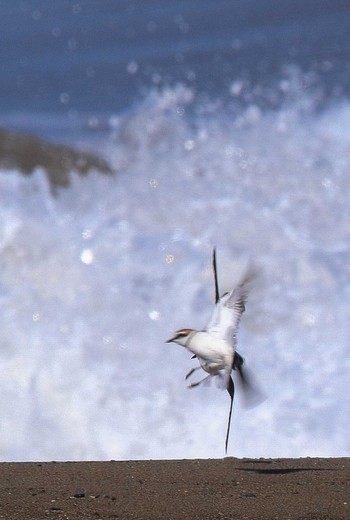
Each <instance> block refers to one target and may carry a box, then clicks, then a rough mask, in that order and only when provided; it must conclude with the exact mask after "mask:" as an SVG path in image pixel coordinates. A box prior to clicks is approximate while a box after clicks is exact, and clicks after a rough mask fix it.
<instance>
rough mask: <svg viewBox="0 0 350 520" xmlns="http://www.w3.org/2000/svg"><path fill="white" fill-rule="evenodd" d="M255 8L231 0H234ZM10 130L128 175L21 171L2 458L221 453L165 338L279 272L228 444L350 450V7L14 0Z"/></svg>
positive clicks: (263, 298)
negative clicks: (248, 278)
mask: <svg viewBox="0 0 350 520" xmlns="http://www.w3.org/2000/svg"><path fill="white" fill-rule="evenodd" d="M233 5H234V8H233V7H232V6H233ZM0 14H1V20H2V31H1V34H0V47H1V60H2V67H1V85H0V90H1V91H0V93H1V95H0V125H1V126H2V127H5V128H6V129H9V130H18V131H21V132H32V133H34V134H36V135H38V136H40V137H41V138H43V139H45V140H51V141H53V142H63V143H68V144H70V145H76V146H81V145H83V146H84V147H85V146H88V147H91V148H93V149H94V150H95V151H96V152H98V153H99V154H100V155H101V156H102V157H103V158H105V159H106V160H108V161H109V163H110V164H111V166H112V167H113V168H114V169H115V170H116V171H117V172H118V173H117V174H116V176H115V177H105V176H102V175H101V174H100V173H99V172H92V173H91V174H90V175H89V176H87V177H80V176H78V175H77V173H76V172H74V171H72V172H71V185H70V186H69V187H68V188H64V189H63V188H62V189H59V190H58V191H57V192H56V195H55V196H53V195H52V193H51V190H50V186H49V185H48V182H47V178H46V176H45V172H44V171H43V170H42V169H40V168H37V169H35V171H34V172H33V175H32V176H31V177H24V176H22V174H21V173H20V172H19V171H17V170H16V169H15V168H12V169H11V170H10V169H6V168H4V167H3V168H2V170H0V201H1V203H0V345H1V348H0V366H1V370H0V390H1V395H2V399H1V402H0V416H1V423H0V458H1V459H2V460H52V459H59V460H66V459H82V460H88V459H90V460H91V459H107V460H108V459H112V458H113V459H137V458H153V459H155V458H195V457H221V456H223V455H224V437H225V428H226V421H227V413H228V404H229V403H228V396H227V395H226V393H225V392H221V391H220V389H218V388H216V386H215V385H210V386H208V387H199V388H196V389H193V390H188V389H187V388H186V382H185V381H184V375H185V374H186V373H187V372H188V371H189V370H190V369H191V368H192V367H194V366H196V360H191V358H190V356H189V355H188V353H186V352H185V351H184V350H183V349H181V348H180V347H179V346H176V345H169V344H165V343H164V342H165V341H166V340H167V339H168V338H169V337H170V336H171V335H172V334H173V332H174V331H175V330H176V329H178V328H183V327H194V328H201V327H203V326H205V324H206V323H207V322H208V320H209V318H210V313H211V308H212V304H213V302H212V300H213V281H212V273H211V265H210V257H211V250H212V246H213V245H214V244H215V245H216V246H217V249H218V265H219V278H220V284H221V287H222V290H227V289H229V288H231V287H232V285H233V284H234V283H235V282H236V281H237V280H238V279H239V277H240V275H241V274H242V272H243V271H244V269H245V266H246V265H247V263H248V262H254V263H255V264H256V265H257V267H258V270H259V272H260V275H259V278H258V281H257V284H256V287H255V290H254V291H253V292H252V294H251V296H250V299H249V300H248V303H247V309H246V312H245V314H244V316H243V319H242V323H241V328H240V331H239V337H238V344H239V351H240V352H241V353H242V354H243V355H244V357H245V358H246V363H247V367H248V368H249V369H250V370H251V372H252V373H253V375H254V378H255V380H256V384H257V385H258V386H259V388H260V389H261V391H262V393H263V394H264V395H265V397H266V399H265V401H264V402H263V403H262V404H261V405H260V406H258V407H256V408H253V409H250V410H249V411H245V410H244V406H243V399H242V396H241V394H240V393H239V390H238V391H237V402H236V404H235V409H234V416H233V424H232V437H231V442H230V445H229V452H228V454H229V455H234V456H240V457H243V456H246V457H259V456H263V457H285V456H290V457H299V456H313V455H318V456H349V454H350V443H349V435H348V431H349V415H348V411H349V405H350V398H349V392H348V386H349V377H348V374H349V368H350V361H349V359H350V358H349V340H350V333H349V318H350V316H349V308H348V305H347V301H348V300H349V291H350V284H349V279H350V278H349V276H350V271H349V255H350V249H349V243H350V241H349V235H350V228H349V200H350V179H349V171H350V154H349V143H350V130H349V129H350V124H349V123H350V103H349V79H350V68H349V66H348V62H349V43H350V36H349V35H350V11H349V8H348V2H340V1H332V2H330V1H329V2H327V1H322V2H316V1H315V2H311V1H309V2H308V1H303V2H301V1H300V2H297V1H294V2H287V1H279V2H277V1H276V2H272V1H270V2H268V1H264V2H260V1H254V2H253V1H244V2H243V1H242V2H240V1H238V2H234V3H233V2H226V1H215V2H207V1H202V0H201V1H199V0H198V1H179V2H171V3H170V2H164V1H162V2H160V1H156V0H154V1H149V2H132V1H130V2H127V1H119V2H117V1H113V2H112V1H111V2H107V1H102V2H97V1H84V2H78V1H77V2H66V1H60V2H46V1H37V2H34V1H33V2H30V1H28V2H19V1H15V2H11V3H10V2H7V3H4V2H3V3H2V4H1V5H0Z"/></svg>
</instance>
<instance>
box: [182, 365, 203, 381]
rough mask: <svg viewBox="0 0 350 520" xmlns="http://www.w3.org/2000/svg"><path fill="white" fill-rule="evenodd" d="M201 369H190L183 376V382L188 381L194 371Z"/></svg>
mask: <svg viewBox="0 0 350 520" xmlns="http://www.w3.org/2000/svg"><path fill="white" fill-rule="evenodd" d="M200 368H201V367H196V368H192V369H191V370H190V371H189V372H188V373H187V374H186V376H185V380H186V379H188V378H189V377H190V376H191V375H192V374H193V372H195V371H196V370H199V369H200Z"/></svg>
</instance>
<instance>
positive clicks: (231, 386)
mask: <svg viewBox="0 0 350 520" xmlns="http://www.w3.org/2000/svg"><path fill="white" fill-rule="evenodd" d="M227 391H228V393H229V395H230V398H231V403H230V412H229V414H228V423H227V431H226V440H225V454H226V453H227V446H228V438H229V436H230V426H231V415H232V407H233V398H234V396H235V384H234V382H233V379H232V377H231V376H230V379H229V381H228V387H227Z"/></svg>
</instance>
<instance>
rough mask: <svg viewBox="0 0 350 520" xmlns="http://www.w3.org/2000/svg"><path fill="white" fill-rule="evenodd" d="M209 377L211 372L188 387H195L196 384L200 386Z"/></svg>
mask: <svg viewBox="0 0 350 520" xmlns="http://www.w3.org/2000/svg"><path fill="white" fill-rule="evenodd" d="M198 368H200V367H198ZM209 377H211V375H210V374H209V375H208V376H207V377H205V378H204V379H201V380H200V381H197V383H191V384H190V385H188V388H194V387H195V386H198V385H200V384H201V383H204V381H207V379H209Z"/></svg>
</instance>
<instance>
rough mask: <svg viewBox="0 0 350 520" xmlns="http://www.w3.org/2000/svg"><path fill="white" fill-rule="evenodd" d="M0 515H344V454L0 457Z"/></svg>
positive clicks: (348, 509) (347, 504)
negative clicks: (89, 459) (330, 456)
mask: <svg viewBox="0 0 350 520" xmlns="http://www.w3.org/2000/svg"><path fill="white" fill-rule="evenodd" d="M0 518H5V519H9V520H10V519H26V520H30V519H35V520H38V519H41V518H57V519H68V518H70V519H90V518H93V519H99V518H101V519H124V520H127V519H131V518H136V519H139V520H141V519H162V520H164V519H181V520H183V519H197V518H198V519H225V518H227V519H239V520H244V519H259V520H264V519H281V520H287V519H293V520H294V519H305V520H316V519H317V520H321V519H322V520H323V519H324V520H326V519H327V520H331V519H332V520H333V519H334V520H340V519H344V520H345V519H349V518H350V459H349V458H340V459H316V458H303V459H234V458H230V457H228V458H225V459H221V460H179V461H177V460H176V461H125V462H115V461H110V462H33V463H32V462H30V463H18V462H17V463H6V462H3V463H1V464H0Z"/></svg>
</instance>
